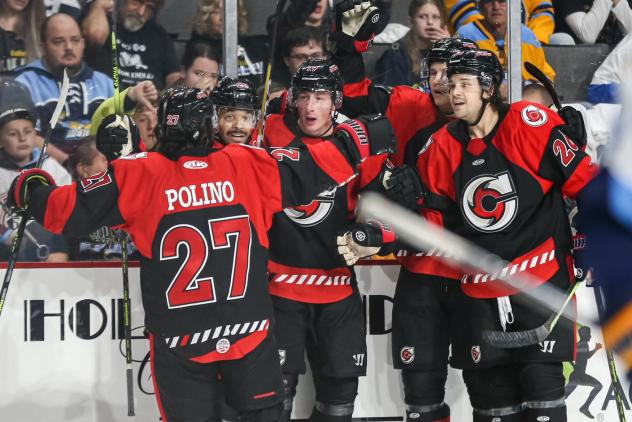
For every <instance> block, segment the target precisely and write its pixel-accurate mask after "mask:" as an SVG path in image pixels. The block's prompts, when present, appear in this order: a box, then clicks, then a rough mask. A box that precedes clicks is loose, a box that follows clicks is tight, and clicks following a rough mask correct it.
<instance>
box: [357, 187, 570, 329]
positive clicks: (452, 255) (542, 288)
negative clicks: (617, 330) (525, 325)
mask: <svg viewBox="0 0 632 422" xmlns="http://www.w3.org/2000/svg"><path fill="white" fill-rule="evenodd" d="M359 215H360V218H361V219H362V220H367V219H370V218H375V219H378V220H380V221H382V222H384V223H386V224H388V225H390V226H391V227H392V228H393V230H394V231H395V233H396V234H397V236H398V238H400V239H402V240H403V241H405V242H407V243H408V244H409V245H411V246H413V247H415V248H418V249H420V250H423V251H429V250H431V249H434V250H437V251H438V252H439V253H440V254H441V255H444V256H445V259H446V260H451V261H454V263H455V264H456V266H458V267H461V268H463V267H464V268H468V269H475V270H477V271H482V272H485V273H488V274H501V273H502V270H503V268H506V267H507V266H508V265H509V263H508V262H506V261H504V260H502V259H501V258H500V257H498V256H496V255H494V254H492V253H490V252H488V251H486V250H485V249H483V248H480V247H478V246H476V245H474V244H473V243H471V242H469V241H467V240H466V239H464V238H462V237H460V236H458V235H456V234H454V233H452V232H450V231H448V230H446V229H443V228H441V227H438V226H437V225H435V224H432V223H429V222H428V221H426V220H425V219H424V218H423V217H421V216H419V215H417V214H415V213H413V212H412V211H409V210H407V209H405V208H403V207H401V206H399V205H397V204H395V203H394V202H391V201H389V200H387V199H386V198H384V197H383V196H382V195H379V194H377V193H372V192H369V193H366V194H364V195H362V198H361V199H360V205H359ZM499 280H501V281H502V282H504V283H506V284H507V285H508V286H511V287H512V288H515V289H518V290H520V291H522V292H523V293H524V295H525V296H526V298H528V299H529V301H530V302H531V303H532V304H533V306H534V308H536V309H538V310H539V311H540V312H542V313H544V314H546V315H549V314H551V312H558V311H559V310H560V309H561V308H562V306H563V304H564V301H565V299H566V294H565V292H564V291H563V290H561V289H558V288H556V287H554V286H550V285H548V284H546V283H542V284H540V283H539V282H538V281H537V279H536V278H535V277H534V276H532V275H529V274H527V273H516V274H513V275H509V274H507V275H504V276H503V277H499ZM534 285H538V288H537V289H534V288H533V287H532V286H534ZM518 297H520V296H518ZM561 316H564V317H566V318H569V319H574V318H575V315H574V313H573V312H572V311H571V310H568V309H565V310H564V312H563V313H562V314H561Z"/></svg>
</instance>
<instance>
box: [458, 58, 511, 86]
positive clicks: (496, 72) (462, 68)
mask: <svg viewBox="0 0 632 422" xmlns="http://www.w3.org/2000/svg"><path fill="white" fill-rule="evenodd" d="M447 73H448V78H450V77H451V76H452V75H457V74H467V75H473V76H476V77H478V80H479V82H480V84H481V88H483V89H484V90H487V89H489V88H490V87H492V86H499V85H500V84H501V83H502V81H503V79H504V75H505V72H504V71H503V68H502V66H501V64H500V61H499V60H498V57H497V56H496V54H494V53H493V52H492V51H489V50H466V51H461V52H458V53H455V54H454V55H453V56H452V58H450V61H448V70H447Z"/></svg>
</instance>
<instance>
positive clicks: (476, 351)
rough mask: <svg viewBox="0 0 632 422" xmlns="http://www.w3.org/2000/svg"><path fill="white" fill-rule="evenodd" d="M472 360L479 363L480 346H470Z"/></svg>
mask: <svg viewBox="0 0 632 422" xmlns="http://www.w3.org/2000/svg"><path fill="white" fill-rule="evenodd" d="M471 353H472V361H473V362H474V363H479V362H480V361H481V346H472V350H471Z"/></svg>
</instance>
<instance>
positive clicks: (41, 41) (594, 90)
mask: <svg viewBox="0 0 632 422" xmlns="http://www.w3.org/2000/svg"><path fill="white" fill-rule="evenodd" d="M223 2H224V0H200V1H198V7H197V10H196V11H195V13H194V15H193V16H192V18H191V20H190V26H189V27H190V33H189V34H188V36H185V37H184V38H185V39H180V40H174V36H173V35H172V34H170V33H169V32H168V31H167V30H166V29H165V28H164V27H163V26H161V25H160V24H159V23H158V20H157V19H156V16H157V15H158V14H159V13H160V10H161V8H162V7H163V3H164V0H122V1H120V2H115V0H0V76H1V78H2V79H1V84H0V185H1V187H0V195H2V194H3V193H2V192H6V190H7V188H8V183H9V182H10V181H11V178H12V175H14V174H15V173H16V172H17V171H19V170H21V169H23V168H26V167H29V166H32V165H34V163H35V161H36V160H37V157H38V156H39V154H40V152H41V147H42V143H43V139H44V137H45V136H46V135H47V131H48V130H49V127H48V126H49V125H48V121H49V120H50V117H51V115H52V112H53V109H54V107H55V105H56V101H57V98H58V96H59V90H60V82H61V78H62V72H63V69H64V68H65V69H67V71H68V75H69V77H70V91H69V94H68V98H67V100H66V103H65V105H64V108H63V113H62V116H61V119H60V122H59V124H58V125H57V126H56V127H55V129H54V131H53V133H51V134H50V135H51V136H50V144H49V146H48V150H47V155H48V158H47V159H46V160H45V161H44V166H45V167H47V168H48V169H49V171H51V172H52V173H53V174H54V175H55V177H56V178H58V182H59V183H62V184H63V183H69V181H70V180H71V179H74V180H78V179H81V178H85V177H88V176H90V175H91V173H97V172H99V171H102V170H103V169H104V168H105V166H106V165H107V162H106V161H105V159H104V157H103V156H102V155H101V154H100V153H99V152H98V151H97V150H96V148H95V145H94V130H95V129H94V128H95V124H98V122H99V121H100V119H101V118H102V116H104V115H105V114H107V113H111V112H112V111H113V110H115V109H116V110H121V111H122V112H124V113H127V114H130V115H132V116H133V118H134V120H135V121H136V123H137V125H138V127H139V130H140V132H141V135H142V138H143V142H144V144H145V146H146V147H147V148H151V147H152V146H153V145H154V144H155V136H154V130H153V129H154V127H155V125H156V120H157V118H156V102H157V100H158V98H159V92H160V91H161V90H163V89H165V88H167V87H171V86H174V85H183V86H192V87H197V88H200V89H203V90H205V91H207V92H209V93H210V92H211V91H212V90H213V89H214V88H215V85H216V84H217V81H218V80H219V78H220V75H221V73H222V63H221V61H222V55H223V52H222V49H223V46H222V36H223V30H224V26H223V19H222V17H223V4H224V3H223ZM332 3H333V2H332V1H330V0H291V1H289V2H288V5H287V7H286V8H285V10H284V11H283V13H282V14H281V15H280V16H274V15H271V16H269V17H268V19H267V32H268V33H267V34H252V33H251V31H249V28H248V23H249V19H250V20H251V21H252V18H253V17H252V16H249V15H248V10H247V2H246V1H245V0H238V1H237V6H238V17H237V22H238V46H237V59H238V60H237V62H238V76H240V77H244V78H247V79H249V80H250V81H251V82H252V83H253V84H254V85H255V86H258V87H260V88H259V92H261V91H262V90H263V84H264V79H265V70H266V67H267V61H268V59H269V44H270V34H271V33H272V32H273V31H272V28H273V26H274V25H275V24H276V23H277V22H276V21H275V19H279V22H278V27H279V29H278V43H277V46H278V48H277V53H276V56H275V57H274V58H273V60H274V67H273V73H272V84H271V87H272V88H271V92H272V93H274V95H273V96H278V95H280V94H281V93H282V92H283V90H284V89H286V88H287V87H288V84H289V80H290V77H291V75H292V74H293V72H295V71H296V69H298V67H299V66H300V65H301V64H302V63H303V62H305V61H306V60H307V59H310V58H325V57H328V56H329V55H330V50H331V46H332V40H333V39H334V37H332V36H331V34H332V32H333V31H335V19H334V18H335V10H333V7H332ZM374 3H375V4H376V5H377V6H378V7H379V8H380V9H381V15H382V16H381V20H380V25H381V26H380V28H379V31H378V32H382V31H383V34H382V35H378V37H377V38H376V40H380V39H382V40H388V41H389V43H388V46H385V47H383V48H382V50H381V51H382V54H380V55H379V57H374V58H373V60H374V62H375V72H374V74H372V75H370V76H371V77H372V79H373V80H374V82H375V83H377V84H381V85H385V86H395V85H410V86H414V87H417V88H419V89H428V87H426V86H423V84H422V83H421V82H422V80H423V79H424V76H425V73H424V72H427V69H424V67H423V58H424V56H425V54H426V52H427V50H428V49H429V47H430V46H431V45H432V43H434V42H435V41H436V40H438V39H441V38H445V37H449V36H456V35H458V36H461V37H465V38H469V39H471V40H472V41H474V42H475V43H477V44H478V46H479V47H481V48H485V49H488V50H491V51H493V52H494V53H495V54H497V55H498V57H499V59H500V60H501V63H502V64H503V66H506V65H507V48H508V45H507V43H506V39H507V30H508V19H507V7H508V5H507V0H409V1H407V2H406V3H404V2H393V1H392V0H374ZM117 4H118V6H117ZM631 4H632V0H523V1H522V6H523V7H522V11H521V12H522V22H523V26H522V56H523V61H529V62H532V63H533V64H535V65H536V66H537V67H539V68H540V69H541V70H543V72H544V73H545V74H546V75H547V77H548V78H549V79H550V80H551V81H552V82H555V80H556V75H560V72H566V71H567V69H554V68H553V67H552V66H551V65H550V64H549V63H550V61H549V60H547V57H546V49H545V48H543V47H544V46H546V45H556V44H557V45H560V44H562V45H570V44H595V43H597V44H607V45H608V46H609V48H610V49H611V50H612V51H611V53H610V55H609V56H608V57H607V58H606V59H605V60H604V61H603V63H602V64H601V67H599V69H598V70H597V71H596V73H595V74H594V78H593V80H592V82H591V84H590V85H589V86H588V87H587V88H588V96H587V97H586V98H585V99H584V100H585V102H584V103H582V107H584V109H587V107H588V108H590V107H591V104H593V103H617V102H618V99H617V92H618V87H619V84H620V83H621V82H622V81H623V79H624V75H625V74H626V73H627V72H628V69H630V67H632V38H630V35H629V32H630V29H632V8H631V7H630V5H631ZM395 8H402V9H403V10H395ZM270 9H272V7H271V8H270ZM404 11H407V17H408V19H407V21H406V22H390V20H391V19H390V17H391V15H392V14H393V15H395V14H396V12H399V13H400V14H402V13H403V12H404ZM270 12H272V10H270ZM114 15H116V16H114ZM172 19H177V16H176V17H172ZM402 24H405V25H406V26H404V25H402ZM113 28H116V38H117V43H116V47H117V60H118V65H119V75H120V86H121V95H120V96H119V97H117V98H114V88H113V81H112V78H111V75H112V52H111V32H112V29H113ZM181 38H182V37H181ZM174 42H178V43H181V45H182V47H181V48H176V45H175V44H174ZM568 48H573V47H568ZM177 52H179V53H177ZM557 77H559V76H557ZM523 79H524V81H525V85H527V84H533V83H537V82H536V81H534V80H533V76H532V75H530V74H529V73H528V72H526V71H525V70H524V69H523ZM527 92H528V93H537V92H539V90H538V89H535V90H533V89H531V90H527ZM504 93H505V94H506V90H504ZM529 95H531V94H529ZM542 101H544V100H542ZM117 102H118V103H117ZM0 212H2V218H1V219H0V222H1V223H2V225H1V227H0V258H2V257H4V258H6V256H7V254H8V250H9V249H8V248H9V245H10V241H11V239H12V234H13V229H12V228H13V227H14V226H15V221H14V220H15V219H14V218H12V217H11V216H10V215H9V214H8V213H7V212H5V210H2V211H0ZM28 227H29V230H28V232H29V234H28V236H27V237H28V240H27V241H25V244H24V246H23V248H22V250H20V259H22V260H31V261H49V262H58V261H63V260H67V259H101V258H105V257H111V256H116V254H112V253H111V251H108V250H107V249H108V248H107V247H105V245H97V246H95V245H91V244H90V242H88V241H87V240H85V239H83V240H81V239H79V240H78V239H61V238H59V237H57V236H53V235H51V234H47V233H45V232H44V231H43V229H42V228H41V227H37V224H36V223H30V224H29V226H28Z"/></svg>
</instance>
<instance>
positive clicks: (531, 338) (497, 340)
mask: <svg viewBox="0 0 632 422" xmlns="http://www.w3.org/2000/svg"><path fill="white" fill-rule="evenodd" d="M580 285H581V283H575V284H573V286H572V287H571V288H570V289H569V291H568V294H567V295H566V299H565V300H564V304H563V305H562V309H560V310H559V311H557V312H555V313H554V314H552V315H551V316H550V317H549V318H548V319H547V320H546V322H545V323H544V324H542V325H541V326H539V327H537V328H534V329H532V330H525V331H494V330H486V331H483V334H482V336H483V340H485V341H486V342H487V344H489V345H491V346H494V347H498V348H501V349H515V348H517V347H525V346H531V345H534V344H538V343H540V342H542V341H544V340H546V338H547V337H548V336H549V335H550V334H551V332H552V331H553V328H555V325H556V324H557V322H558V321H559V319H560V316H561V314H562V313H563V312H564V310H565V309H566V306H567V305H568V304H569V302H570V301H571V299H572V298H573V296H574V295H575V292H576V291H577V289H578V288H579V286H580Z"/></svg>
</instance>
